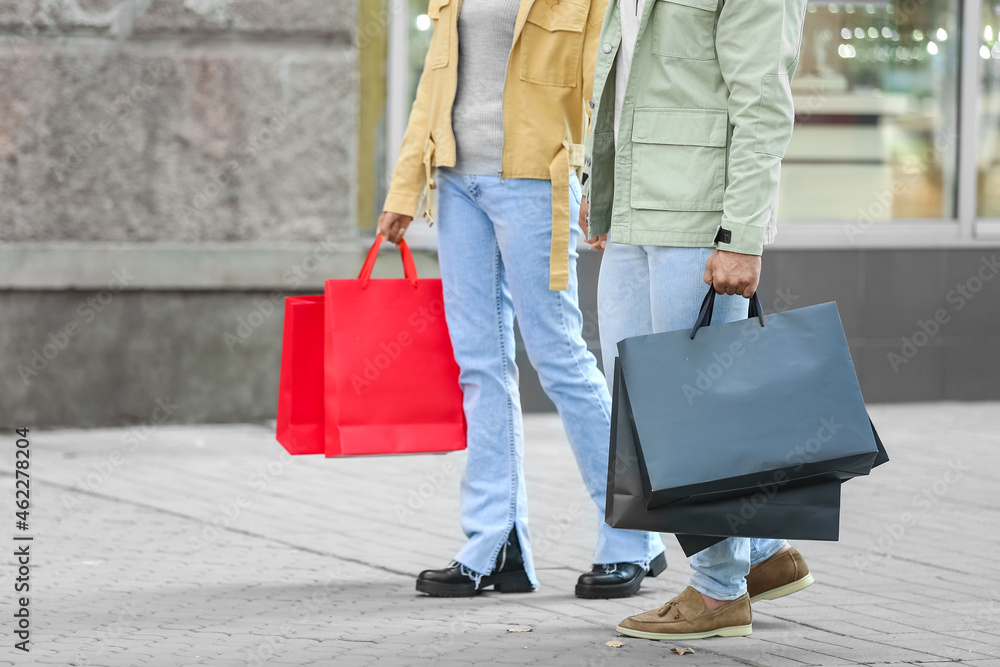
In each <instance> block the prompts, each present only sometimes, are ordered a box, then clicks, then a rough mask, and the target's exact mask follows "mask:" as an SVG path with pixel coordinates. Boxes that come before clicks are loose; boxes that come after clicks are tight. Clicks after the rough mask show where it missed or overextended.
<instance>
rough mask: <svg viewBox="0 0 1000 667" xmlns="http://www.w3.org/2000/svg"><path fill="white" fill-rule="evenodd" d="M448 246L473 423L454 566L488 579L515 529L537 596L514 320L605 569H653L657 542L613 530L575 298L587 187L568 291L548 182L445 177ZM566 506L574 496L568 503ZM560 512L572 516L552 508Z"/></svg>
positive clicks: (441, 210)
mask: <svg viewBox="0 0 1000 667" xmlns="http://www.w3.org/2000/svg"><path fill="white" fill-rule="evenodd" d="M437 188H438V196H437V202H438V218H439V223H438V243H439V250H438V251H439V258H440V263H441V279H442V282H443V284H444V301H445V316H446V319H447V320H448V329H449V331H450V332H451V342H452V346H453V347H454V350H455V360H456V361H457V362H458V366H459V370H460V374H459V381H460V383H461V385H462V390H463V391H464V394H465V398H464V408H465V417H466V421H467V422H468V452H467V455H468V457H467V461H466V464H465V473H464V475H463V477H462V487H461V505H462V512H461V516H462V529H463V530H464V531H465V534H466V536H467V537H468V542H466V544H465V546H464V547H462V549H461V550H460V551H459V552H458V555H457V556H456V557H455V560H456V561H457V562H458V563H461V564H462V565H465V566H466V567H468V568H469V569H471V570H473V571H475V572H478V573H480V574H484V575H485V574H489V573H490V572H491V571H492V570H493V567H494V564H495V563H496V559H497V555H498V554H499V552H500V549H501V547H502V546H503V545H504V543H505V541H506V538H507V535H508V534H509V533H510V531H511V529H512V528H513V527H515V526H516V527H517V534H518V538H519V539H520V543H521V549H522V551H523V554H524V562H525V569H526V570H527V574H528V578H529V579H530V580H531V583H532V584H533V585H534V586H535V587H537V586H538V579H537V577H536V576H535V569H534V565H533V564H532V559H531V541H530V538H529V535H528V502H527V493H526V490H525V484H524V470H523V440H524V437H523V429H522V423H521V403H520V394H519V392H518V370H517V365H516V363H515V361H514V317H515V316H516V317H517V321H518V324H519V325H520V328H521V336H522V338H523V339H524V344H525V347H526V348H527V353H528V358H529V360H530V361H531V364H532V366H534V367H535V370H537V371H538V376H539V379H540V380H541V383H542V388H543V389H544V390H545V393H546V394H547V395H548V397H549V398H550V399H552V402H553V403H555V405H556V409H557V410H558V411H559V415H560V417H562V421H563V426H564V428H565V429H566V434H567V436H568V437H569V442H570V446H571V448H572V450H573V454H574V456H575V457H576V463H577V466H578V467H579V469H580V472H581V474H582V475H583V481H584V484H585V485H586V487H587V491H588V492H589V493H590V497H591V498H593V500H594V504H595V505H596V506H597V507H596V513H595V519H596V521H597V525H598V528H597V531H598V538H597V550H596V552H595V554H594V560H593V562H594V563H595V564H606V563H623V562H633V563H639V562H643V563H644V562H647V561H649V560H652V559H653V558H655V557H656V556H657V555H659V554H660V553H662V552H663V541H662V540H661V539H660V536H659V535H658V534H655V533H643V532H635V531H628V530H617V529H613V528H610V527H609V526H608V525H607V524H605V523H604V503H605V495H606V492H607V480H608V443H609V439H610V430H611V397H610V394H609V392H608V388H607V386H606V384H605V382H604V377H603V376H602V375H601V372H600V370H598V367H597V360H596V359H595V358H594V355H593V354H591V353H590V351H589V350H588V349H587V346H586V343H585V342H584V340H583V335H582V330H583V316H582V315H581V313H580V306H579V302H578V298H577V277H576V259H577V252H576V243H577V241H578V239H579V237H580V234H581V231H580V229H579V227H578V226H577V225H576V222H575V221H576V217H577V216H578V215H579V209H580V197H581V193H580V183H579V181H578V180H577V179H576V178H575V177H572V178H571V183H570V190H571V193H570V209H571V211H570V212H571V216H572V217H571V220H572V221H573V223H572V224H571V230H572V231H571V239H570V250H569V289H568V290H565V291H561V292H555V291H551V290H549V252H550V244H551V241H552V186H551V183H550V181H547V180H537V179H513V178H508V179H506V181H505V182H503V183H501V182H500V179H499V177H498V176H476V175H465V174H461V173H459V172H456V171H454V170H452V169H438V170H437ZM566 503H567V507H568V506H569V505H571V504H572V499H570V498H567V499H566ZM554 509H556V510H560V509H563V508H554Z"/></svg>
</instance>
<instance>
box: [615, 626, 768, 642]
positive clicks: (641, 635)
mask: <svg viewBox="0 0 1000 667" xmlns="http://www.w3.org/2000/svg"><path fill="white" fill-rule="evenodd" d="M615 629H616V630H617V631H618V632H620V633H621V634H623V635H627V636H629V637H637V638H638V639H655V640H657V641H663V640H676V641H686V640H688V639H708V638H709V637H746V636H747V635H749V634H750V633H752V632H753V625H752V624H748V625H732V626H729V627H728V628H718V629H716V630H708V631H707V632H687V633H676V632H643V631H642V630H632V629H630V628H623V627H622V626H620V625H619V626H618V627H617V628H615Z"/></svg>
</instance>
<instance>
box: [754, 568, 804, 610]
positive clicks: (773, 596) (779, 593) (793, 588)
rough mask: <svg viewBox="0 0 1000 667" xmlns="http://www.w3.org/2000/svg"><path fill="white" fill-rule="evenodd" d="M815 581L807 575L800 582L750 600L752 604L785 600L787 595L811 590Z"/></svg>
mask: <svg viewBox="0 0 1000 667" xmlns="http://www.w3.org/2000/svg"><path fill="white" fill-rule="evenodd" d="M814 581H816V580H815V579H813V576H812V575H811V574H807V575H806V576H804V577H802V578H801V579H799V580H798V581H793V582H792V583H790V584H785V585H784V586H779V587H777V588H772V589H771V590H769V591H764V592H763V593H761V594H759V595H755V596H753V597H752V598H750V604H753V603H754V602H757V601H758V600H777V599H778V598H783V597H785V596H786V595H791V594H792V593H798V592H799V591H801V590H802V589H803V588H809V587H810V586H812V585H813V582H814Z"/></svg>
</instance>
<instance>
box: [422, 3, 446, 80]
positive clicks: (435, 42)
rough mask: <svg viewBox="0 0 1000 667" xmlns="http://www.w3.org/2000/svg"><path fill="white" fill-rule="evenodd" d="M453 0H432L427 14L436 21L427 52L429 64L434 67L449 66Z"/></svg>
mask: <svg viewBox="0 0 1000 667" xmlns="http://www.w3.org/2000/svg"><path fill="white" fill-rule="evenodd" d="M450 2H451V0H431V2H430V5H429V6H428V8H427V16H429V17H430V18H431V20H432V21H433V22H434V32H433V35H432V36H431V45H430V48H429V50H428V53H427V64H428V66H429V67H431V68H432V69H439V68H441V67H447V66H448V58H449V57H450V55H451V7H450V6H449V3H450Z"/></svg>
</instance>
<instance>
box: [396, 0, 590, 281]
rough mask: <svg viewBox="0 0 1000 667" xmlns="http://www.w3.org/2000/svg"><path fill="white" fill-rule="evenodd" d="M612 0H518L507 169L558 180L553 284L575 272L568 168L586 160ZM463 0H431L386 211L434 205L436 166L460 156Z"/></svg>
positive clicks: (507, 97) (506, 101) (508, 88)
mask: <svg viewBox="0 0 1000 667" xmlns="http://www.w3.org/2000/svg"><path fill="white" fill-rule="evenodd" d="M607 6H608V0H521V6H520V8H519V9H518V12H517V23H516V25H515V28H514V43H513V47H512V49H511V52H510V59H509V60H508V64H507V79H506V81H505V83H504V96H503V123H504V145H503V156H502V171H501V173H500V177H501V178H538V179H545V180H551V181H552V256H551V260H550V278H549V289H553V290H563V289H566V287H567V282H568V279H569V270H568V267H569V230H570V225H571V224H573V221H571V220H570V219H569V175H570V173H571V171H573V170H575V169H579V168H580V167H582V165H583V140H584V133H585V130H586V124H587V120H588V118H589V117H590V109H591V104H590V98H591V95H592V93H593V86H594V62H595V58H596V53H597V39H598V37H599V36H600V30H601V23H602V21H603V19H604V14H605V12H606V10H607ZM461 7H462V0H430V7H429V8H428V11H427V13H428V15H429V16H430V18H431V19H433V22H434V34H433V36H432V38H431V45H430V48H429V49H428V51H427V58H426V59H425V61H424V72H423V74H422V75H421V77H420V84H419V86H418V87H417V97H416V100H415V101H414V102H413V108H412V109H411V111H410V120H409V124H408V125H407V128H406V134H405V136H404V137H403V146H402V148H401V149H400V154H399V161H398V162H397V163H396V168H395V170H394V171H393V174H392V183H391V185H390V187H389V195H388V196H387V197H386V200H385V206H384V207H383V208H384V210H386V211H392V212H393V213H400V214H405V215H411V214H413V215H416V214H420V213H423V214H424V215H425V216H426V217H429V216H430V215H431V211H430V208H431V204H430V202H431V201H432V199H433V198H432V197H431V196H428V197H427V201H428V205H427V206H426V210H425V211H418V210H417V209H418V208H420V202H421V199H422V198H423V196H424V194H425V188H426V189H427V192H426V194H427V195H431V194H432V192H433V190H434V187H435V184H434V169H435V167H453V166H455V135H454V134H453V132H452V126H451V109H452V104H453V103H454V101H455V91H456V88H457V86H458V13H459V11H460V10H461Z"/></svg>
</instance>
